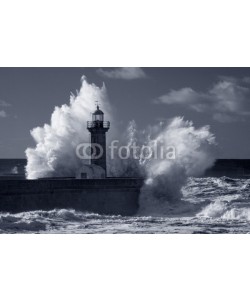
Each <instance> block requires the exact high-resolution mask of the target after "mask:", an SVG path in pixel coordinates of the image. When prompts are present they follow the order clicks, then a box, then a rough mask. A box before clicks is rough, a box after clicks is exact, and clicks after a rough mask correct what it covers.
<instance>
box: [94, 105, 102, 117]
mask: <svg viewBox="0 0 250 300" xmlns="http://www.w3.org/2000/svg"><path fill="white" fill-rule="evenodd" d="M93 115H104V113H103V111H102V110H100V108H99V106H98V105H97V108H96V111H95V112H94V113H93Z"/></svg>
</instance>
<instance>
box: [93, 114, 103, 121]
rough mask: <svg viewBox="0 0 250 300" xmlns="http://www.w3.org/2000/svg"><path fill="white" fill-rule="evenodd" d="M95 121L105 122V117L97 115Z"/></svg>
mask: <svg viewBox="0 0 250 300" xmlns="http://www.w3.org/2000/svg"><path fill="white" fill-rule="evenodd" d="M94 121H103V115H95V116H94Z"/></svg>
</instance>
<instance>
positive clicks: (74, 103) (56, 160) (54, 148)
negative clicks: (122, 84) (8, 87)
mask: <svg viewBox="0 0 250 300" xmlns="http://www.w3.org/2000/svg"><path fill="white" fill-rule="evenodd" d="M97 101H98V102H99V103H100V104H101V107H102V109H103V110H104V112H105V116H106V118H107V119H108V120H112V118H111V117H112V114H111V106H110V104H109V102H108V98H107V93H106V88H105V86H104V85H103V86H102V87H101V88H99V87H97V86H96V85H94V84H89V83H88V82H87V80H86V77H85V76H83V77H82V79H81V88H80V90H79V92H77V94H76V95H74V94H72V95H71V97H70V103H69V104H64V105H62V106H61V107H55V109H54V112H53V113H52V115H51V121H50V124H44V126H43V127H36V128H34V129H32V130H31V135H32V137H33V139H34V141H35V143H36V146H35V148H28V149H27V150H26V156H27V161H28V162H27V166H26V176H27V178H28V179H37V178H43V177H50V176H59V177H63V176H75V174H76V171H77V170H78V169H79V168H80V167H81V166H82V164H83V163H84V161H83V160H80V159H79V158H78V157H77V156H76V151H75V149H76V147H77V145H79V144H80V143H83V142H89V133H88V131H87V130H86V122H87V121H88V120H89V119H90V117H91V113H92V112H93V111H94V110H95V104H96V102H97Z"/></svg>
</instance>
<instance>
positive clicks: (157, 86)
mask: <svg viewBox="0 0 250 300" xmlns="http://www.w3.org/2000/svg"><path fill="white" fill-rule="evenodd" d="M83 74H84V75H86V76H87V79H88V82H93V83H95V84H97V85H99V86H101V85H102V82H105V84H106V87H107V91H108V95H109V99H110V102H111V103H112V105H113V106H114V107H115V111H116V114H117V119H119V120H120V122H121V124H124V126H125V125H126V124H127V122H128V121H129V120H132V119H134V120H135V121H136V122H137V123H138V125H139V127H141V128H142V127H144V126H146V125H148V124H154V123H155V122H158V121H159V120H161V119H169V118H173V117H174V116H184V118H185V119H187V120H192V121H193V122H194V125H195V126H196V127H199V126H203V125H208V124H209V125H210V126H211V131H212V132H213V133H214V134H215V136H216V139H217V143H218V146H217V156H218V157H220V158H250V139H249V129H250V68H142V69H139V68H132V69H127V68H123V69H122V68H116V69H114V68H102V69H97V68H0V158H22V157H25V155H24V151H25V149H26V148H27V147H28V146H33V145H34V142H33V140H32V138H31V136H30V130H31V129H32V128H34V127H36V126H42V125H43V124H44V123H45V122H46V123H48V122H49V121H50V116H51V113H52V112H53V110H54V107H55V106H56V105H57V106H60V105H62V104H64V103H68V101H69V95H70V92H71V91H72V92H75V90H76V89H79V88H80V78H81V76H82V75H83ZM113 126H115V124H113Z"/></svg>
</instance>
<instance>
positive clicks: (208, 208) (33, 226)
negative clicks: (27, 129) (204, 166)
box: [0, 176, 250, 234]
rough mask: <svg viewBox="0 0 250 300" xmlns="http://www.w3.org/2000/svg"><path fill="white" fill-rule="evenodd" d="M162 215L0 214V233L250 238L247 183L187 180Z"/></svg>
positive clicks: (64, 211) (67, 211)
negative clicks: (232, 235) (249, 235)
mask: <svg viewBox="0 0 250 300" xmlns="http://www.w3.org/2000/svg"><path fill="white" fill-rule="evenodd" d="M182 195H183V196H182V198H181V199H180V200H177V201H175V202H171V203H168V200H167V199H166V203H167V207H168V209H167V212H166V210H165V211H164V213H161V209H159V211H158V212H157V209H156V210H154V213H150V211H147V212H146V213H145V210H143V212H142V211H140V210H139V212H138V214H137V215H136V216H133V217H123V216H107V215H98V214H94V213H88V212H80V211H75V210H72V209H54V210H51V211H40V210H39V211H30V212H22V213H16V214H11V213H0V233H44V234H47V233H55V234H56V233H76V234H77V233H86V234H89V233H107V234H108V233H109V234H123V233H149V234H151V233H164V234H167V233H181V234H186V233H193V234H195V233H214V234H216V233H250V179H233V178H229V177H225V176H224V177H219V178H218V177H207V178H188V180H187V183H186V185H185V186H184V187H183V188H182Z"/></svg>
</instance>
